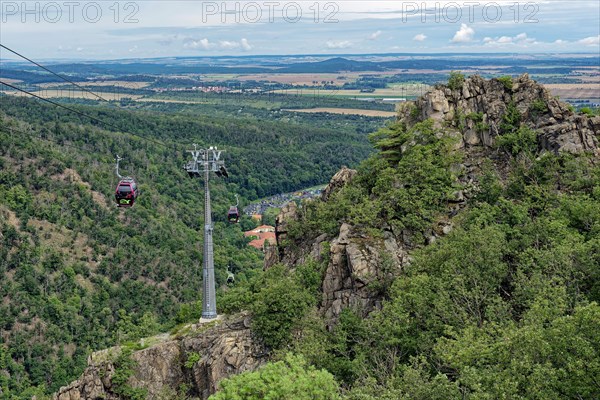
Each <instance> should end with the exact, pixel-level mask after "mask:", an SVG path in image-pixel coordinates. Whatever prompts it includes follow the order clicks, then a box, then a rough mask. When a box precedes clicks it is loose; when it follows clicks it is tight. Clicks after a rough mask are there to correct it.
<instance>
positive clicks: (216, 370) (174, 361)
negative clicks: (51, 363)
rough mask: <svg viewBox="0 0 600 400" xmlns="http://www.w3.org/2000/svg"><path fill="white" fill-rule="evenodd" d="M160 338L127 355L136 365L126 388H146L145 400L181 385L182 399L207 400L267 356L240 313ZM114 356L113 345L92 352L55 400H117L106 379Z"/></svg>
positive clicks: (117, 354) (158, 396)
mask: <svg viewBox="0 0 600 400" xmlns="http://www.w3.org/2000/svg"><path fill="white" fill-rule="evenodd" d="M167 336H168V335H167ZM163 339H164V341H163V342H161V343H158V344H155V345H153V346H150V347H148V348H146V349H143V350H139V351H136V352H134V353H133V354H132V355H131V359H132V360H133V361H134V362H135V367H134V371H133V375H132V376H131V377H130V378H129V380H128V382H127V384H128V385H130V386H131V387H133V388H144V389H146V390H147V393H148V396H147V398H148V399H161V398H162V395H163V394H164V393H165V392H170V393H176V392H177V390H178V389H179V388H180V387H182V385H185V386H186V387H187V388H188V389H189V390H188V393H184V394H183V395H185V396H187V397H186V398H198V399H207V398H208V397H209V396H210V395H211V394H212V393H214V392H215V391H216V389H217V385H218V383H219V381H221V380H222V379H223V378H226V377H228V376H231V375H234V374H238V373H241V372H244V371H250V370H254V369H256V368H258V367H259V366H260V365H262V364H263V363H264V362H266V352H265V350H264V348H263V347H262V345H261V344H259V343H258V342H257V341H255V340H254V339H253V336H252V334H251V332H250V323H249V319H248V315H245V314H242V315H241V316H238V317H236V318H235V319H232V320H229V321H227V320H223V321H221V320H219V321H216V322H215V326H212V327H206V326H204V325H195V326H192V327H191V332H189V333H188V334H186V336H185V337H183V338H176V339H169V338H168V337H163ZM119 354H120V348H118V347H115V348H112V349H108V350H103V351H101V352H97V353H94V354H93V355H92V356H91V357H90V358H89V359H88V367H87V368H86V369H85V371H84V373H83V374H82V376H81V377H80V378H79V379H78V380H77V381H75V382H73V383H71V384H70V385H68V386H65V387H62V388H61V389H60V390H59V391H58V393H56V394H55V395H54V397H53V398H54V400H80V399H105V400H121V397H120V396H119V395H118V394H116V393H115V387H114V385H113V383H112V380H111V379H112V377H113V375H114V373H115V366H114V361H115V359H116V358H117V357H118V356H119ZM192 354H197V355H198V356H199V360H198V361H197V362H195V363H194V364H193V365H192V366H191V368H190V366H189V364H188V363H187V361H188V360H189V359H190V357H191V356H192ZM186 364H187V365H186Z"/></svg>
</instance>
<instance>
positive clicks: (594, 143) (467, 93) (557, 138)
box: [399, 74, 600, 153]
mask: <svg viewBox="0 0 600 400" xmlns="http://www.w3.org/2000/svg"><path fill="white" fill-rule="evenodd" d="M511 103H512V104H514V105H515V106H516V108H517V110H518V111H519V113H520V115H521V118H522V122H524V123H525V124H526V125H527V126H529V127H530V128H532V129H535V130H536V132H537V133H538V142H539V147H540V149H545V150H548V151H553V152H559V151H563V152H570V153H579V152H582V151H597V150H598V136H599V135H600V117H598V116H597V117H593V118H590V117H588V116H586V115H577V114H576V113H574V112H573V111H572V110H571V108H570V107H569V105H568V104H566V103H561V102H560V101H559V100H558V99H557V98H556V97H554V96H552V94H551V93H550V92H549V91H548V90H547V89H546V88H544V87H543V86H542V85H540V84H538V83H537V82H535V81H534V80H532V79H530V78H529V75H527V74H524V75H521V76H520V77H518V78H517V79H514V80H513V79H510V78H504V79H490V80H485V79H483V78H481V77H480V76H477V75H475V76H471V77H469V78H468V79H466V80H465V81H464V82H463V83H462V84H461V85H460V86H459V87H455V88H454V89H450V88H449V87H447V86H437V87H435V88H434V89H433V90H431V91H430V92H428V93H427V94H425V95H424V96H423V97H421V98H420V99H419V100H417V101H416V102H407V103H405V104H403V105H402V107H401V108H400V113H399V117H400V119H402V120H404V121H406V122H407V123H408V124H409V125H410V124H411V123H414V122H418V121H421V120H424V119H427V118H432V119H433V120H434V121H435V122H436V124H437V126H438V127H440V128H441V127H444V128H446V129H449V130H454V131H455V132H457V133H458V134H460V136H461V138H462V144H463V145H467V146H477V145H483V146H487V147H491V146H493V145H494V140H495V138H497V137H498V136H499V135H500V134H501V125H502V119H503V117H504V115H505V114H506V112H507V109H508V107H509V105H510V104H511ZM478 119H479V120H478Z"/></svg>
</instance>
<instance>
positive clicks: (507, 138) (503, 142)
mask: <svg viewBox="0 0 600 400" xmlns="http://www.w3.org/2000/svg"><path fill="white" fill-rule="evenodd" d="M496 143H497V145H498V146H499V147H500V148H503V149H505V150H507V151H508V152H509V153H510V154H512V155H513V156H516V155H517V154H519V153H521V152H528V153H535V152H536V151H537V134H536V133H535V131H534V130H531V129H529V128H527V127H525V126H522V127H521V128H519V129H518V130H517V131H516V132H511V133H506V134H504V135H502V136H498V138H497V139H496Z"/></svg>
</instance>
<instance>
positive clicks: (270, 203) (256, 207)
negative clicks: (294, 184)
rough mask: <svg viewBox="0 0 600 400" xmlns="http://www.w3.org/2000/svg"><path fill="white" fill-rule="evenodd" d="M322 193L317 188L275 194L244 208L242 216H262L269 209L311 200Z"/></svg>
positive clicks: (320, 189)
mask: <svg viewBox="0 0 600 400" xmlns="http://www.w3.org/2000/svg"><path fill="white" fill-rule="evenodd" d="M322 191H323V189H322V188H317V189H310V190H302V191H298V192H293V193H283V194H277V195H275V196H272V197H269V198H267V199H263V200H261V201H260V202H258V203H253V204H250V205H248V206H246V207H244V209H243V211H244V214H246V215H249V216H255V215H263V214H264V213H265V211H267V210H268V209H269V208H281V207H283V206H285V205H286V204H287V203H289V202H290V201H295V200H298V201H301V200H305V199H312V198H314V197H318V196H320V195H321V192H322Z"/></svg>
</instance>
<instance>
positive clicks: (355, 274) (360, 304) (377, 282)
mask: <svg viewBox="0 0 600 400" xmlns="http://www.w3.org/2000/svg"><path fill="white" fill-rule="evenodd" d="M399 243H400V244H399ZM408 261H409V257H408V252H407V251H406V249H405V248H404V246H403V244H401V242H399V241H398V240H397V239H396V238H395V237H394V235H393V233H392V232H391V231H387V230H386V231H384V237H383V238H382V239H374V238H370V237H367V236H366V235H364V234H363V233H361V232H360V231H358V230H356V229H354V228H353V227H352V226H351V225H348V224H342V226H341V227H340V233H339V235H338V237H337V238H335V239H334V240H333V241H332V242H331V246H330V252H329V262H328V264H327V269H326V272H325V278H324V279H323V284H322V292H323V299H322V302H321V305H320V310H321V313H322V314H323V315H324V317H325V319H326V321H327V322H328V324H329V325H330V326H331V325H332V324H334V323H335V321H337V319H338V317H339V315H340V313H341V312H342V310H343V309H345V308H352V309H353V310H355V311H358V312H360V313H362V314H363V316H367V315H368V314H369V313H370V312H371V311H373V310H374V309H376V308H377V307H378V306H379V305H380V301H381V298H382V294H383V293H382V292H383V289H384V288H385V286H386V284H389V283H391V282H392V280H393V278H394V277H395V276H397V275H398V274H399V273H400V271H401V270H402V267H403V266H404V265H406V264H407V263H408Z"/></svg>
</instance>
